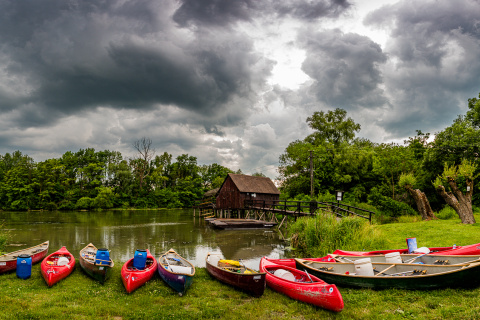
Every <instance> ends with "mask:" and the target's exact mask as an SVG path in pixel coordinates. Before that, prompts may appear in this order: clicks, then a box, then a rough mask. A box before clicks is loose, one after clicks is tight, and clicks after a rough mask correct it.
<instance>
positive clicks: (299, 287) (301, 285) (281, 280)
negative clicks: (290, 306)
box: [260, 257, 343, 312]
mask: <svg viewBox="0 0 480 320" xmlns="http://www.w3.org/2000/svg"><path fill="white" fill-rule="evenodd" d="M275 260H276V259H268V258H266V257H263V258H262V259H261V260H260V271H262V272H265V273H266V281H267V285H268V286H269V287H270V288H272V289H273V290H275V291H277V292H280V293H283V294H285V295H286V296H288V297H290V298H292V299H295V300H298V301H302V302H306V303H309V304H312V305H315V306H317V307H320V308H323V309H327V310H331V311H335V312H339V311H342V309H343V298H342V295H341V294H340V291H338V289H337V287H336V286H335V285H334V284H328V283H326V282H325V281H323V280H321V279H319V278H318V277H316V276H314V275H310V274H308V273H307V272H305V271H301V270H297V269H295V268H290V267H287V266H284V265H279V264H276V263H274V262H273V261H275Z"/></svg>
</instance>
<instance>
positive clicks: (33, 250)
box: [0, 241, 49, 274]
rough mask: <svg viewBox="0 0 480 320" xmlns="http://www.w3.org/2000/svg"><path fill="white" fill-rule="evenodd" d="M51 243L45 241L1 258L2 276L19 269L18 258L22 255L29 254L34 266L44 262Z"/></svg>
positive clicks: (0, 268) (0, 271)
mask: <svg viewBox="0 0 480 320" xmlns="http://www.w3.org/2000/svg"><path fill="white" fill-rule="evenodd" d="M48 246H49V242H48V241H45V242H44V243H41V244H39V245H37V246H34V247H30V248H27V249H22V250H18V251H14V252H10V253H7V254H4V255H2V256H0V274H2V273H5V272H10V271H14V270H16V269H17V257H18V255H20V254H28V255H30V256H31V258H32V265H33V264H35V263H38V262H40V261H42V260H43V259H44V258H45V257H46V256H47V253H48Z"/></svg>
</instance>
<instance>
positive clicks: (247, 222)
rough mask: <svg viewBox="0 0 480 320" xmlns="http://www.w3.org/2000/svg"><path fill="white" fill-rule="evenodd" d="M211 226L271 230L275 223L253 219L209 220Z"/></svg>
mask: <svg viewBox="0 0 480 320" xmlns="http://www.w3.org/2000/svg"><path fill="white" fill-rule="evenodd" d="M208 222H210V224H211V225H213V226H214V227H215V228H219V229H225V230H226V229H229V230H231V229H265V228H273V227H274V226H276V225H277V223H276V222H270V221H263V220H255V219H209V220H208Z"/></svg>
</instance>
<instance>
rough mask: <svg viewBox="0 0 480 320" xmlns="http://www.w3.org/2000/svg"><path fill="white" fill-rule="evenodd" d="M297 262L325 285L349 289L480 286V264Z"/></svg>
mask: <svg viewBox="0 0 480 320" xmlns="http://www.w3.org/2000/svg"><path fill="white" fill-rule="evenodd" d="M295 261H296V266H297V268H298V269H300V270H304V271H307V272H308V273H310V274H313V275H315V276H317V277H319V278H321V279H323V280H324V281H326V282H329V283H334V284H336V285H339V286H346V287H359V288H374V289H387V288H399V289H412V290H425V289H438V288H445V287H451V288H454V287H476V286H478V285H479V284H480V262H473V263H466V264H458V265H426V264H425V265H423V264H404V263H399V264H389V263H371V265H370V266H368V264H365V265H362V266H359V265H358V264H357V265H356V264H354V263H331V262H315V261H308V260H303V259H295ZM360 267H362V268H363V270H361V269H360ZM368 267H369V268H370V270H368ZM360 271H362V273H360ZM364 271H367V272H365V273H367V275H364ZM368 273H370V274H368ZM372 274H373V275H372Z"/></svg>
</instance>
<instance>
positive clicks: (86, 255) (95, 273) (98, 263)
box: [78, 243, 114, 283]
mask: <svg viewBox="0 0 480 320" xmlns="http://www.w3.org/2000/svg"><path fill="white" fill-rule="evenodd" d="M105 250H106V251H108V250H107V249H97V248H96V247H95V246H94V245H93V244H92V243H89V244H88V245H87V246H86V247H85V248H83V249H82V250H80V258H79V259H78V260H79V261H80V267H81V268H82V270H83V271H85V273H86V274H88V275H89V276H90V277H92V278H93V279H95V280H98V281H100V283H104V282H105V281H106V280H107V278H108V277H109V276H110V271H111V270H112V268H113V266H114V263H113V261H112V259H110V257H108V258H107V259H104V258H103V257H99V256H97V252H99V251H100V253H101V252H104V251H105Z"/></svg>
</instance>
